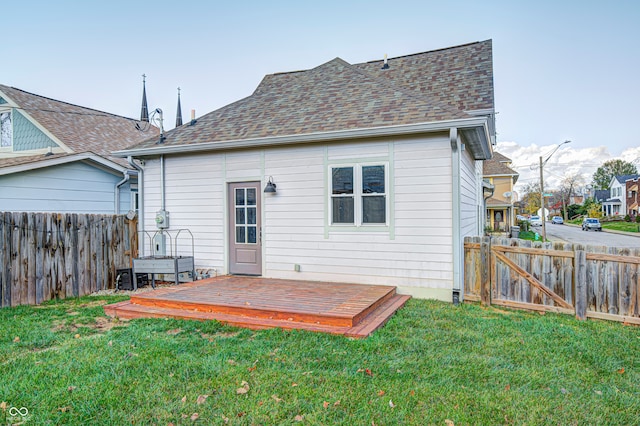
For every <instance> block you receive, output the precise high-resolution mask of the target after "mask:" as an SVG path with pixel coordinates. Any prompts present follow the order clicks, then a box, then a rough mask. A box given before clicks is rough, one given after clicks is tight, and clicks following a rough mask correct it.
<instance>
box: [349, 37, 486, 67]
mask: <svg viewBox="0 0 640 426" xmlns="http://www.w3.org/2000/svg"><path fill="white" fill-rule="evenodd" d="M487 41H492V39H490V38H489V39H487V40H478V41H473V42H470V43H464V44H459V45H457V46H449V47H442V48H440V49H433V50H425V51H424V52H418V53H410V54H408V55H400V56H394V57H392V58H387V60H392V59H402V58H410V57H412V56H419V55H424V54H425V53H434V52H442V51H445V50H453V49H459V48H461V47H468V46H473V45H474V44H480V43H485V42H487ZM380 61H382V59H374V60H372V61H366V62H359V64H375V63H376V62H380Z"/></svg>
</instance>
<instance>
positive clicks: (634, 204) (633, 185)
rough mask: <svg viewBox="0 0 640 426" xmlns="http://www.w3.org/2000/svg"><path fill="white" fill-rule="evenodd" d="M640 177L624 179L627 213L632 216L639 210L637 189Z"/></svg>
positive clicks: (639, 200) (639, 199)
mask: <svg viewBox="0 0 640 426" xmlns="http://www.w3.org/2000/svg"><path fill="white" fill-rule="evenodd" d="M639 181H640V178H638V177H636V178H631V179H627V180H626V181H625V184H626V190H627V191H626V194H627V200H626V204H627V214H628V215H629V216H631V217H633V218H635V217H636V216H637V215H638V211H639V210H640V195H639V192H640V191H638V182H639Z"/></svg>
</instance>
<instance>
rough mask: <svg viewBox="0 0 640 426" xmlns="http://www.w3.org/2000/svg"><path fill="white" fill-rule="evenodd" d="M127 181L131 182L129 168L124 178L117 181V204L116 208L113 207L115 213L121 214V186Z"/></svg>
mask: <svg viewBox="0 0 640 426" xmlns="http://www.w3.org/2000/svg"><path fill="white" fill-rule="evenodd" d="M127 182H129V170H125V171H124V178H122V180H121V181H120V182H118V183H116V187H115V195H116V200H115V203H116V205H115V206H114V209H113V211H114V213H115V214H120V187H121V186H122V185H124V184H125V183H127Z"/></svg>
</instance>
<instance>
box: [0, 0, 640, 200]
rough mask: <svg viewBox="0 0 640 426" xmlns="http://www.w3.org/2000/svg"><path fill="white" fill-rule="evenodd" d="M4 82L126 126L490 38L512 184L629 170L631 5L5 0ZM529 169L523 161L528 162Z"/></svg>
mask: <svg viewBox="0 0 640 426" xmlns="http://www.w3.org/2000/svg"><path fill="white" fill-rule="evenodd" d="M2 15H3V18H2V19H1V20H0V22H2V24H1V28H2V33H3V34H4V36H5V37H3V43H2V46H3V49H2V57H3V60H2V67H0V83H1V84H5V85H8V86H13V87H17V88H19V89H22V90H26V91H28V92H32V93H36V94H39V95H42V96H47V97H50V98H54V99H58V100H62V101H66V102H70V103H74V104H78V105H82V106H86V107H91V108H95V109H98V110H102V111H108V112H111V113H115V114H119V115H123V116H127V117H132V118H136V117H139V116H140V103H141V94H142V77H141V75H142V74H143V73H144V74H146V76H147V78H146V81H147V99H148V103H149V108H150V110H153V109H156V108H160V109H162V110H163V112H164V119H165V123H164V124H165V129H167V130H168V129H171V128H172V127H173V125H174V123H175V116H176V102H177V88H178V87H180V88H181V103H182V115H183V118H184V120H185V121H186V120H188V119H189V116H190V110H191V109H195V111H196V116H201V115H204V114H206V113H208V112H210V111H213V110H215V109H218V108H220V107H222V106H224V105H227V104H229V103H231V102H234V101H236V100H239V99H242V98H244V97H246V96H249V95H250V94H251V93H252V92H253V90H254V89H255V88H256V86H257V85H258V84H259V82H260V80H261V79H262V78H263V77H264V75H266V74H271V73H276V72H285V71H294V70H302V69H309V68H313V67H316V66H318V65H320V64H322V63H325V62H327V61H329V60H331V59H333V58H335V57H340V58H342V59H344V60H346V61H347V62H349V63H358V62H365V61H370V60H377V59H381V58H382V57H383V56H384V54H388V55H389V57H390V58H392V57H395V56H402V55H407V54H412V53H418V52H424V51H429V50H434V49H440V48H446V47H450V46H456V45H460V44H465V43H470V42H474V41H481V40H487V39H492V40H493V62H494V86H495V104H496V111H497V118H496V120H497V121H496V125H497V131H498V135H497V141H498V144H497V147H496V148H497V151H499V152H501V153H502V154H504V155H506V156H507V157H509V158H511V159H512V160H513V163H512V166H513V168H514V169H515V170H516V171H518V172H519V173H520V179H519V181H518V188H521V187H522V186H523V185H526V184H527V183H531V182H537V180H538V176H539V171H538V169H536V166H535V164H537V163H538V161H539V157H540V156H541V155H544V156H545V158H546V156H547V155H548V154H549V153H550V152H551V151H552V150H553V149H554V148H555V147H556V146H557V145H558V144H560V143H562V142H564V141H565V140H571V143H570V144H566V145H564V146H563V147H562V148H561V149H560V150H558V151H557V152H556V153H555V154H554V155H553V156H552V157H551V158H550V159H549V161H548V163H547V165H546V166H545V169H544V171H545V187H549V188H553V187H554V186H557V185H559V184H560V181H561V180H562V179H563V178H564V177H566V176H567V174H574V173H577V174H580V175H581V176H582V177H583V181H584V183H585V184H586V183H588V181H590V180H591V176H592V175H593V172H594V171H595V170H596V168H597V167H599V166H600V165H601V164H602V163H603V162H604V161H606V160H610V159H613V158H621V159H624V160H626V161H630V162H635V164H636V166H638V168H640V136H638V135H639V132H637V131H635V129H634V127H635V125H634V124H633V123H637V120H638V117H640V106H639V105H640V103H639V102H638V99H640V77H639V76H640V72H639V70H640V53H639V52H640V48H639V45H640V25H639V24H638V22H639V21H640V2H639V1H636V0H611V1H607V2H603V1H592V0H580V1H577V0H576V1H573V0H563V1H558V0H555V1H547V0H538V1H517V2H515V1H513V0H510V1H491V0H487V1H482V2H480V1H471V0H469V1H456V0H451V1H437V2H435V1H430V0H422V1H408V0H394V1H389V0H386V1H376V0H368V1H348V0H342V1H334V0H323V1H300V0H298V1H278V0H269V1H242V0H234V1H226V2H219V1H212V0H210V1H200V0H192V1H190V2H180V1H165V0H157V1H155V2H141V1H137V0H125V1H122V0H110V1H101V2H97V1H94V0H84V1H70V0H66V1H65V0H60V1H49V0H47V1H32V0H21V1H12V2H8V4H3V6H2ZM532 165H533V167H532Z"/></svg>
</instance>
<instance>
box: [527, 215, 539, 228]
mask: <svg viewBox="0 0 640 426" xmlns="http://www.w3.org/2000/svg"><path fill="white" fill-rule="evenodd" d="M529 222H530V223H531V225H532V226H542V219H540V216H531V217H530V218H529Z"/></svg>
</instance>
